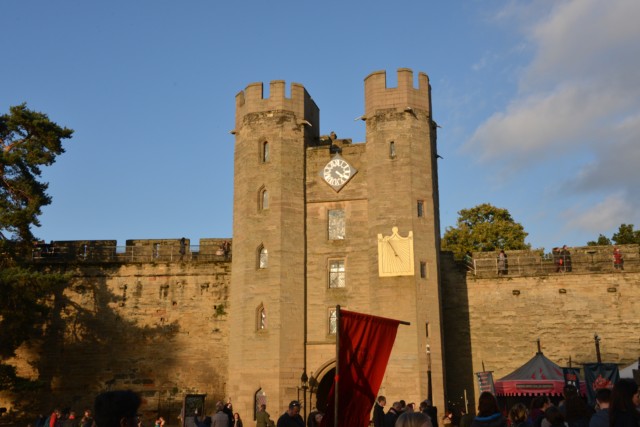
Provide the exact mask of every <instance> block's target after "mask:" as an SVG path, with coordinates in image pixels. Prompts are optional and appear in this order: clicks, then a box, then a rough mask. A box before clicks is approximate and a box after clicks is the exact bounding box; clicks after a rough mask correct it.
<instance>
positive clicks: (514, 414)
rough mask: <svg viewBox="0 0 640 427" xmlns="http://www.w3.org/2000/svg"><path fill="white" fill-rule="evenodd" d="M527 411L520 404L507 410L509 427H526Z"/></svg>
mask: <svg viewBox="0 0 640 427" xmlns="http://www.w3.org/2000/svg"><path fill="white" fill-rule="evenodd" d="M528 418H529V410H528V409H527V407H526V406H525V405H524V404H522V403H516V404H515V405H513V406H512V407H511V409H509V421H511V427H528V426H529V423H528V421H527V419H528Z"/></svg>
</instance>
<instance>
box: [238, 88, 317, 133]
mask: <svg viewBox="0 0 640 427" xmlns="http://www.w3.org/2000/svg"><path fill="white" fill-rule="evenodd" d="M285 86H286V83H285V81H284V80H273V81H271V83H270V84H269V97H268V98H265V97H264V92H263V85H262V83H251V84H250V85H248V86H247V87H246V89H245V90H243V91H240V92H239V93H238V94H237V95H236V130H237V129H239V128H240V126H241V124H242V120H243V118H244V117H245V116H246V115H247V114H251V113H261V112H267V111H278V110H280V111H290V112H292V113H294V114H295V115H296V118H297V119H298V120H299V121H303V120H306V121H307V122H308V123H309V124H310V125H311V128H312V130H313V131H314V132H315V133H318V132H319V130H318V129H319V127H320V110H319V109H318V106H317V105H316V103H315V102H314V101H313V99H311V96H310V95H309V93H308V92H307V91H306V90H305V88H304V86H302V85H301V84H299V83H291V97H290V98H287V97H286V96H285Z"/></svg>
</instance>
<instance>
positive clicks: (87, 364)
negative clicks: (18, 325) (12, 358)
mask: <svg viewBox="0 0 640 427" xmlns="http://www.w3.org/2000/svg"><path fill="white" fill-rule="evenodd" d="M60 269H61V271H62V272H67V273H69V272H71V274H72V276H74V277H75V276H77V273H78V272H77V270H76V271H74V270H75V269H74V268H73V267H72V266H66V267H64V266H62V267H60ZM101 269H102V271H104V270H105V269H104V266H102V267H101ZM65 270H66V271H65ZM94 274H95V276H94V277H92V278H91V280H90V281H87V280H81V281H77V280H75V279H71V281H70V283H69V284H68V286H67V287H66V288H64V289H62V290H60V291H59V292H57V293H56V294H55V295H54V296H53V298H52V301H51V304H52V311H51V313H50V319H49V321H48V323H47V325H46V327H45V329H44V331H43V335H42V337H41V339H39V340H35V341H30V342H29V344H27V345H24V346H23V348H22V349H21V351H20V353H19V354H20V355H21V356H22V357H21V359H22V362H26V363H28V364H29V365H30V366H31V367H32V369H31V372H33V373H34V375H35V376H32V379H34V380H35V381H36V382H38V383H40V384H41V387H40V388H37V389H34V390H31V391H24V392H22V393H20V394H19V395H17V396H16V400H15V407H14V410H16V411H19V412H21V411H25V413H26V414H29V416H31V417H33V418H35V416H36V415H37V412H35V411H39V412H42V413H43V414H45V416H46V415H48V413H50V412H51V410H52V409H53V408H54V407H59V408H61V409H64V408H71V409H72V410H75V411H76V413H78V414H80V415H81V414H82V411H83V410H84V409H85V408H91V407H92V406H93V399H94V398H95V396H96V395H97V394H98V393H100V392H102V391H107V390H115V389H132V390H134V391H137V392H139V393H140V394H141V395H142V397H143V409H145V410H146V412H147V414H146V415H147V418H148V419H149V420H150V419H151V417H153V416H155V413H156V412H157V411H158V410H162V411H163V412H165V411H166V412H167V413H172V414H176V413H179V411H180V409H179V407H180V403H181V402H180V398H179V397H177V396H176V395H177V392H178V388H177V384H176V383H175V382H173V381H171V380H170V377H169V375H168V372H170V371H171V369H172V367H173V366H174V365H175V363H176V357H175V354H174V351H173V347H172V345H171V340H172V339H173V337H175V335H176V334H177V333H178V332H179V326H178V323H177V321H174V322H171V323H166V324H162V325H150V324H147V325H142V324H140V323H139V322H138V321H136V319H135V316H133V318H132V316H127V317H128V318H125V317H124V316H123V311H124V310H126V309H128V307H127V305H128V304H131V303H132V302H131V301H130V299H129V298H127V296H126V293H124V294H120V295H116V294H115V293H114V291H112V290H110V289H109V287H108V286H107V279H106V276H105V275H104V273H98V272H97V271H96V272H94ZM87 282H90V283H87ZM131 308H133V309H135V308H136V307H131ZM25 359H26V360H25ZM151 401H155V405H149V404H150V403H151ZM30 421H32V420H30Z"/></svg>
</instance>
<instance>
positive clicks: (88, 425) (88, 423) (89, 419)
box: [80, 409, 93, 427]
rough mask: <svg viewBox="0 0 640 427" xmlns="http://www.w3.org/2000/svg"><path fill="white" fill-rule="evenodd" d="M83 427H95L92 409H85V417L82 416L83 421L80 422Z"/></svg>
mask: <svg viewBox="0 0 640 427" xmlns="http://www.w3.org/2000/svg"><path fill="white" fill-rule="evenodd" d="M80 426H81V427H92V426H93V416H92V414H91V409H85V410H84V415H82V419H81V420H80Z"/></svg>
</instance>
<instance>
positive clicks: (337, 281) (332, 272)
mask: <svg viewBox="0 0 640 427" xmlns="http://www.w3.org/2000/svg"><path fill="white" fill-rule="evenodd" d="M344 286H345V269H344V259H331V260H329V288H344Z"/></svg>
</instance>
